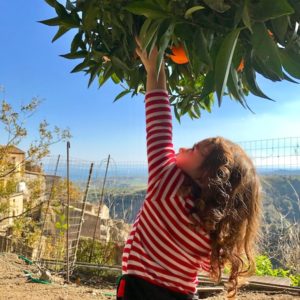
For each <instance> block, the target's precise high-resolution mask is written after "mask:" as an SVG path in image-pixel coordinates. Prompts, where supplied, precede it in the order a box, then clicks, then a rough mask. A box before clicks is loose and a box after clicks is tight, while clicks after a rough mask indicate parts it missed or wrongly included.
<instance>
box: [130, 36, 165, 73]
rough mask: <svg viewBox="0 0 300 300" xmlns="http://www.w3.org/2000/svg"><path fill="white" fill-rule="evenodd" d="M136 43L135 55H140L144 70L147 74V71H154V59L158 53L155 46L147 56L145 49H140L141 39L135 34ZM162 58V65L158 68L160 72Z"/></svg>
mask: <svg viewBox="0 0 300 300" xmlns="http://www.w3.org/2000/svg"><path fill="white" fill-rule="evenodd" d="M135 40H136V43H137V47H136V49H135V51H136V53H137V55H138V56H139V57H140V59H141V61H142V63H143V65H144V66H145V69H146V72H147V74H149V73H155V70H156V59H157V55H158V51H157V47H156V46H154V47H153V49H152V51H151V53H150V54H149V57H147V52H146V50H144V51H143V50H142V46H141V41H140V40H139V38H138V37H137V36H136V37H135ZM164 66H165V63H164V59H163V60H162V66H161V68H160V72H164Z"/></svg>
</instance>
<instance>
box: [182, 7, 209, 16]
mask: <svg viewBox="0 0 300 300" xmlns="http://www.w3.org/2000/svg"><path fill="white" fill-rule="evenodd" d="M202 9H205V7H204V6H201V5H197V6H193V7H191V8H189V9H188V10H187V11H186V12H185V14H184V17H185V18H186V19H188V18H190V17H191V15H192V13H194V12H195V11H198V10H202Z"/></svg>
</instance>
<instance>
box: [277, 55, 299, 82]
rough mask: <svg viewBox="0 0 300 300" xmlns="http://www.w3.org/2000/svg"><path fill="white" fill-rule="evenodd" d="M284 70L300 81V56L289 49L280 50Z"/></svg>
mask: <svg viewBox="0 0 300 300" xmlns="http://www.w3.org/2000/svg"><path fill="white" fill-rule="evenodd" d="M279 53H280V58H281V61H282V65H283V67H284V69H285V70H286V71H287V72H288V73H289V74H290V75H292V76H293V77H295V78H297V79H300V54H298V53H296V52H293V51H290V50H289V49H279Z"/></svg>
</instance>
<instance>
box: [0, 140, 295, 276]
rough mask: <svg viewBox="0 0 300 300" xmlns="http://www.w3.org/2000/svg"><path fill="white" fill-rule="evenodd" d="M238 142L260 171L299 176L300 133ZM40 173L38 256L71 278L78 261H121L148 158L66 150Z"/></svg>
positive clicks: (144, 181)
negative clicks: (92, 156) (88, 156)
mask: <svg viewBox="0 0 300 300" xmlns="http://www.w3.org/2000/svg"><path fill="white" fill-rule="evenodd" d="M237 143H238V144H239V145H240V146H241V147H242V148H243V149H244V150H245V151H246V152H247V154H248V155H249V156H250V157H251V159H252V160H253V162H254V164H255V167H256V169H257V171H258V173H259V174H260V175H262V176H273V175H282V176H300V165H299V156H300V148H299V147H300V137H285V138H278V139H265V140H255V141H242V142H237ZM67 151H68V150H67ZM41 174H42V178H43V180H42V181H41V184H42V189H41V190H42V191H43V192H42V195H41V197H40V200H39V201H40V202H41V203H42V205H41V206H40V209H39V210H38V211H37V212H36V216H35V219H36V220H37V224H38V227H39V229H40V231H39V232H38V237H37V238H36V245H35V248H36V249H37V251H36V254H35V259H36V260H37V261H39V262H42V261H43V260H47V259H48V260H49V259H51V260H52V262H53V260H54V261H56V262H57V269H59V268H60V266H61V264H60V262H61V261H64V262H65V266H66V269H65V272H66V274H67V278H68V276H69V275H70V274H72V272H73V270H74V266H75V263H76V262H77V261H86V262H90V263H91V262H94V263H98V264H120V263H121V254H122V247H123V246H124V243H125V241H126V239H127V236H128V234H129V232H130V229H131V226H132V225H131V224H132V223H133V222H134V220H135V217H136V215H137V213H138V211H139V209H140V207H141V205H142V203H143V201H144V199H145V195H146V188H147V180H148V174H147V164H146V162H134V161H129V162H128V161H127V162H126V161H115V160H114V159H113V158H111V157H110V156H108V158H105V159H103V160H101V161H89V160H83V159H79V158H74V157H72V156H71V157H70V155H69V153H67V155H66V156H61V155H59V156H48V157H46V158H44V159H43V160H42V161H41V164H40V172H37V173H36V174H35V173H34V172H31V173H30V174H29V175H28V176H29V177H30V178H31V180H32V178H34V176H39V177H40V176H41ZM25 175H26V174H25ZM297 192H298V193H300V190H299V191H298V190H297ZM298 195H299V194H298ZM0 242H1V241H0ZM2 244H3V245H4V244H5V243H4V242H2ZM0 245H1V243H0ZM5 247H6V248H7V243H6V244H5ZM0 251H3V250H1V249H0ZM52 267H53V269H55V265H54V266H53V265H52Z"/></svg>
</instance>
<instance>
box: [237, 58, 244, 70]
mask: <svg viewBox="0 0 300 300" xmlns="http://www.w3.org/2000/svg"><path fill="white" fill-rule="evenodd" d="M244 67H245V61H244V59H243V58H242V60H241V62H240V64H239V66H238V68H237V69H236V70H237V71H238V72H242V71H243V70H244Z"/></svg>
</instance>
